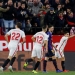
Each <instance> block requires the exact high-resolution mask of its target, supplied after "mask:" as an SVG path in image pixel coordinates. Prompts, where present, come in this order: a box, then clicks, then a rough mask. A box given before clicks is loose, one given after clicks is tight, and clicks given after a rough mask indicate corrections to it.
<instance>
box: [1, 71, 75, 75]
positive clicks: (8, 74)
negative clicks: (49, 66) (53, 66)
mask: <svg viewBox="0 0 75 75" xmlns="http://www.w3.org/2000/svg"><path fill="white" fill-rule="evenodd" d="M0 75H75V71H70V72H66V73H63V72H62V73H56V72H48V73H43V72H38V73H37V74H34V73H32V72H22V71H20V72H13V73H11V72H3V73H0Z"/></svg>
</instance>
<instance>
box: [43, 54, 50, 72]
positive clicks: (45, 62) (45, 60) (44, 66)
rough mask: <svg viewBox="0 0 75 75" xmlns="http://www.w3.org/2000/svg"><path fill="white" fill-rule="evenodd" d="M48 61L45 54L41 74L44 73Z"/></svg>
mask: <svg viewBox="0 0 75 75" xmlns="http://www.w3.org/2000/svg"><path fill="white" fill-rule="evenodd" d="M48 59H49V54H48V53H46V54H45V59H44V61H43V72H46V66H47V61H48Z"/></svg>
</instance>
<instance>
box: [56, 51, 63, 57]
mask: <svg viewBox="0 0 75 75" xmlns="http://www.w3.org/2000/svg"><path fill="white" fill-rule="evenodd" d="M55 57H57V58H62V57H64V52H63V51H55Z"/></svg>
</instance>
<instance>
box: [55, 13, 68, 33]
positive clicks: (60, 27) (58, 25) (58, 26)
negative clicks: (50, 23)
mask: <svg viewBox="0 0 75 75" xmlns="http://www.w3.org/2000/svg"><path fill="white" fill-rule="evenodd" d="M66 24H67V23H66V20H65V18H64V15H63V12H59V14H58V17H57V19H56V25H55V27H56V29H55V30H58V31H57V34H61V33H62V34H63V31H64V27H65V26H66Z"/></svg>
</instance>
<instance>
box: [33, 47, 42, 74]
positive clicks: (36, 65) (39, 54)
mask: <svg viewBox="0 0 75 75" xmlns="http://www.w3.org/2000/svg"><path fill="white" fill-rule="evenodd" d="M41 50H42V48H41V47H37V48H36V57H37V62H36V64H35V66H34V70H33V71H32V72H33V73H37V71H36V69H37V68H38V67H39V65H40V61H41V56H42V55H41V54H42V51H41Z"/></svg>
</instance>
